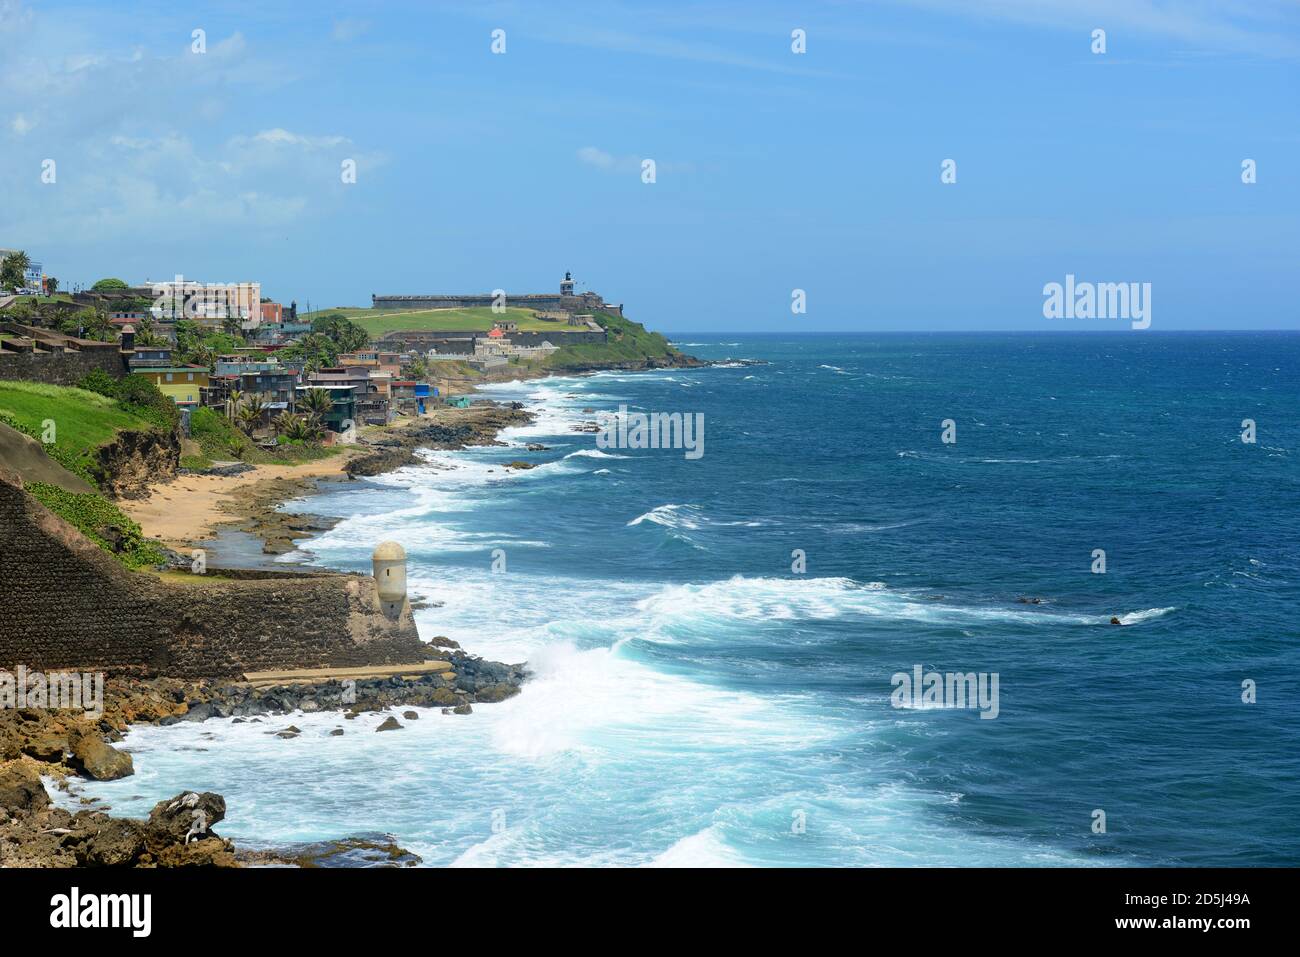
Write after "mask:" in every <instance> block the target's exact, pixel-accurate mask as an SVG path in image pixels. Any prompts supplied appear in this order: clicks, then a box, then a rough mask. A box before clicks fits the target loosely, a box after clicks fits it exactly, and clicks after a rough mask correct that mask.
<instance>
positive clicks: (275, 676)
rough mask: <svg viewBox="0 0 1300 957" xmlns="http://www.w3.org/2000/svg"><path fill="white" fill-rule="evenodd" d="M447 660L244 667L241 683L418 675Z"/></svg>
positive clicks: (436, 669)
mask: <svg viewBox="0 0 1300 957" xmlns="http://www.w3.org/2000/svg"><path fill="white" fill-rule="evenodd" d="M450 670H451V662H450V661H422V662H420V663H419V664H414V665H371V666H368V667H362V668H300V669H297V670H295V671H248V672H245V673H244V683H245V684H250V685H252V686H253V687H254V688H265V687H270V686H271V685H291V684H316V683H318V682H323V681H330V680H339V679H343V678H353V679H360V678H391V677H392V676H393V675H402V676H407V675H409V676H411V677H418V676H419V675H426V674H430V673H436V672H442V671H450Z"/></svg>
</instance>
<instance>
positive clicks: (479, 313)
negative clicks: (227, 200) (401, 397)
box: [312, 306, 571, 338]
mask: <svg viewBox="0 0 1300 957" xmlns="http://www.w3.org/2000/svg"><path fill="white" fill-rule="evenodd" d="M336 312H338V313H342V314H343V315H345V316H347V317H348V318H349V319H351V320H352V321H353V322H355V323H356V324H357V325H359V326H360V327H361V328H362V329H364V330H366V332H368V333H369V334H370V335H371V336H373V337H375V338H378V337H380V336H383V335H387V334H388V333H390V332H410V331H425V330H437V331H439V332H487V331H488V330H489V329H491V328H492V323H493V322H494V321H496V320H498V319H509V320H512V321H514V322H517V323H519V331H520V332H557V331H559V332H563V331H565V330H567V329H569V328H571V327H570V326H568V325H566V324H565V323H563V322H546V321H545V320H542V319H538V318H537V314H536V313H535V312H534V311H533V310H532V309H517V308H515V307H513V306H512V307H509V308H507V309H506V310H505V312H503V313H496V312H493V311H492V310H491V309H490V308H488V307H487V306H481V307H473V308H469V309H413V310H409V311H401V312H377V311H375V310H373V309H352V308H348V309H322V310H320V312H314V313H312V317H313V318H314V317H316V316H327V315H330V314H331V313H336Z"/></svg>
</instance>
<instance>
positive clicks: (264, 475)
mask: <svg viewBox="0 0 1300 957" xmlns="http://www.w3.org/2000/svg"><path fill="white" fill-rule="evenodd" d="M355 454H356V452H355V451H354V450H352V449H345V450H344V451H342V452H340V453H339V454H338V455H334V456H331V457H329V458H327V459H320V460H317V461H315V462H305V463H303V464H302V465H257V466H254V467H253V469H252V471H249V472H244V473H243V474H241V475H178V476H177V477H176V478H175V479H173V480H172V481H170V482H168V483H166V484H164V485H156V486H154V487H153V489H152V490H151V492H150V494H149V496H148V497H147V498H142V499H133V500H121V501H119V502H118V503H117V504H118V506H119V507H120V508H121V509H122V511H124V512H125V513H126V514H127V515H128V516H130V518H131V519H132V520H134V521H136V522H138V523H139V525H140V528H141V530H142V531H143V532H144V534H145V536H146V537H148V538H153V539H157V540H159V541H161V542H163V543H164V544H166V545H169V546H171V547H173V548H181V547H188V546H190V545H193V544H194V543H195V542H197V541H200V540H201V539H204V538H208V537H210V536H211V534H212V533H213V531H214V529H215V528H216V527H217V526H218V525H224V524H230V523H232V522H238V521H240V520H241V518H242V516H241V515H240V514H238V513H237V512H235V511H232V510H231V508H232V506H237V505H238V504H239V503H240V502H241V501H242V500H246V499H248V498H249V497H250V492H251V491H252V487H253V486H256V485H260V484H261V483H264V482H267V481H272V480H279V479H303V480H310V479H317V478H322V477H325V476H335V477H342V476H344V475H345V474H346V473H345V471H344V468H345V466H346V465H347V463H348V460H349V459H351V458H352V457H353V456H354V455H355Z"/></svg>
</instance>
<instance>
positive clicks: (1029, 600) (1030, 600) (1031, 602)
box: [1016, 595, 1043, 605]
mask: <svg viewBox="0 0 1300 957" xmlns="http://www.w3.org/2000/svg"><path fill="white" fill-rule="evenodd" d="M1016 601H1017V602H1019V603H1020V604H1022V605H1041V604H1042V603H1043V599H1041V598H1026V597H1024V596H1023V595H1022V596H1020V597H1019V598H1017V599H1016Z"/></svg>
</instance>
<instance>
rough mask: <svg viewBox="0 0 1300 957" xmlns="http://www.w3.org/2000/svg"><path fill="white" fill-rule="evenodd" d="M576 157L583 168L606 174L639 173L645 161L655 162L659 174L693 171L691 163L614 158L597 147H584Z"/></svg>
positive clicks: (640, 158) (640, 157)
mask: <svg viewBox="0 0 1300 957" xmlns="http://www.w3.org/2000/svg"><path fill="white" fill-rule="evenodd" d="M577 156H578V162H579V163H582V164H583V165H584V166H590V167H592V168H594V169H598V170H601V171H602V172H606V173H640V172H641V163H642V162H643V161H645V160H647V159H653V160H654V161H655V169H656V170H657V172H659V173H689V172H692V171H693V170H694V169H695V167H694V165H693V164H691V163H679V162H674V161H671V160H668V161H665V160H661V159H659V158H658V157H653V156H631V155H622V156H615V155H614V154H613V153H610V152H609V151H607V150H603V149H601V148H600V147H598V146H584V147H582V148H581V149H580V150H578V153H577Z"/></svg>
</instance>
